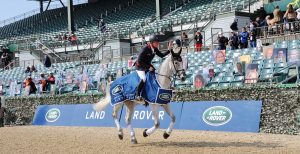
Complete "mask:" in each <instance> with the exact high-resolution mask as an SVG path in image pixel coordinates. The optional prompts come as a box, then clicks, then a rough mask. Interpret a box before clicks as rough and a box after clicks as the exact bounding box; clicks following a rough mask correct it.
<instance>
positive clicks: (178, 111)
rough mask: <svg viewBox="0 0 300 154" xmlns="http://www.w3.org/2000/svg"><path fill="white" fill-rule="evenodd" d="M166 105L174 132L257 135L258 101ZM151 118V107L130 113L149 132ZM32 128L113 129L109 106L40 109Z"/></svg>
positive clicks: (164, 119) (164, 122) (162, 114)
mask: <svg viewBox="0 0 300 154" xmlns="http://www.w3.org/2000/svg"><path fill="white" fill-rule="evenodd" d="M169 105H170V107H171V110H172V112H173V113H174V115H175V116H176V124H175V129H186V130H212V131H233V132H258V131H259V121H260V113H261V105H262V102H261V101H220V102H215V101H211V102H209V101H207V102H171V103H170V104H169ZM119 113H121V112H119ZM125 114H126V107H124V108H123V111H122V116H121V125H122V127H126V123H125V121H124V117H125ZM152 116H153V112H152V110H151V107H147V108H146V107H145V106H143V105H138V106H136V108H135V111H134V113H133V117H132V126H133V127H136V128H150V127H152V126H153V125H154V121H153V117H152ZM118 117H119V116H118ZM158 117H159V120H160V127H161V128H164V129H165V128H167V127H168V126H169V124H170V120H171V119H170V117H169V116H168V114H167V112H166V111H165V110H164V109H163V108H162V107H160V108H159V110H158ZM33 125H50V126H51V125H52V126H98V127H114V126H115V124H114V120H113V118H112V106H108V107H107V108H106V109H105V111H102V112H97V111H94V110H93V105H92V104H77V105H40V106H39V107H38V108H37V110H36V112H35V117H34V119H33Z"/></svg>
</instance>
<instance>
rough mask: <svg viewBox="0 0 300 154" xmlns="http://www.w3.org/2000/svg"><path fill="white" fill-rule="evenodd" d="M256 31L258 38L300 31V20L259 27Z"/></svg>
mask: <svg viewBox="0 0 300 154" xmlns="http://www.w3.org/2000/svg"><path fill="white" fill-rule="evenodd" d="M255 31H256V36H257V37H258V38H271V37H276V36H282V35H286V34H295V33H300V21H295V22H287V23H280V24H275V25H273V26H264V27H257V28H255Z"/></svg>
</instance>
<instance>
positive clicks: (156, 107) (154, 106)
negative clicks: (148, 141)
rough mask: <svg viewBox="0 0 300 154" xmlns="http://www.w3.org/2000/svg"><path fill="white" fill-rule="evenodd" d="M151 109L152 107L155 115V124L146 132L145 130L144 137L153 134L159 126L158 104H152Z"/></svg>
mask: <svg viewBox="0 0 300 154" xmlns="http://www.w3.org/2000/svg"><path fill="white" fill-rule="evenodd" d="M150 106H151V109H152V115H153V118H154V126H153V127H151V128H150V129H145V130H144V132H143V136H144V137H147V136H149V135H151V134H153V133H154V132H155V131H156V129H158V128H159V117H158V107H159V106H158V105H156V104H151V105H150Z"/></svg>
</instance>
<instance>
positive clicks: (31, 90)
mask: <svg viewBox="0 0 300 154" xmlns="http://www.w3.org/2000/svg"><path fill="white" fill-rule="evenodd" d="M25 91H26V95H31V94H35V93H36V91H37V89H36V86H35V84H34V82H33V81H32V78H31V76H29V77H28V78H27V79H26V80H25Z"/></svg>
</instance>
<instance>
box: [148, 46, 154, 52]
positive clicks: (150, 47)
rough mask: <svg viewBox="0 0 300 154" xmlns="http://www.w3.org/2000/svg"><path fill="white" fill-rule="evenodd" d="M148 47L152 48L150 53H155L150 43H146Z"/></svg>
mask: <svg viewBox="0 0 300 154" xmlns="http://www.w3.org/2000/svg"><path fill="white" fill-rule="evenodd" d="M148 48H150V49H151V50H152V53H155V50H154V48H153V47H152V45H151V44H149V45H148Z"/></svg>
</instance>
